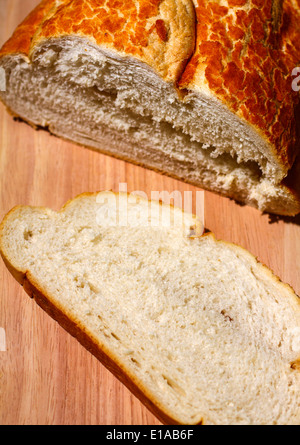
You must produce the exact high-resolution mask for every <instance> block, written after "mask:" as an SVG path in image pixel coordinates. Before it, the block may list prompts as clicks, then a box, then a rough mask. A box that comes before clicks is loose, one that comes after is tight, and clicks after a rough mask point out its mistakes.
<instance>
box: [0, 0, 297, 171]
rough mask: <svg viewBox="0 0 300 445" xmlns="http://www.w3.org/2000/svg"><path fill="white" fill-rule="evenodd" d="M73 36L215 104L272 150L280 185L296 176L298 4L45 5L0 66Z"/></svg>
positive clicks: (47, 1)
mask: <svg viewBox="0 0 300 445" xmlns="http://www.w3.org/2000/svg"><path fill="white" fill-rule="evenodd" d="M194 9H195V11H196V14H195V13H194ZM68 35H78V36H81V37H85V38H87V39H89V40H91V41H92V42H93V43H95V44H97V45H99V46H101V47H104V48H107V49H109V50H112V51H116V52H117V53H118V54H120V55H122V56H125V57H126V56H133V57H135V58H137V59H139V60H141V61H143V62H145V63H147V64H148V65H150V66H151V67H152V68H153V69H154V70H155V71H156V72H157V73H158V74H160V75H161V76H162V77H163V78H164V79H165V80H166V81H171V82H175V83H177V84H178V86H179V88H180V89H183V90H185V89H187V90H190V91H197V92H202V93H205V94H208V95H211V96H213V97H215V98H217V99H218V100H220V101H221V102H222V103H223V104H225V105H226V106H227V107H228V108H229V109H230V110H231V111H233V112H234V113H235V114H237V115H238V116H239V117H240V118H241V119H242V120H244V121H246V122H247V123H248V124H249V125H250V126H252V127H254V128H255V129H256V131H257V132H258V134H259V135H260V136H261V137H262V138H263V139H264V140H265V141H266V142H267V143H268V145H269V148H270V151H271V152H272V153H273V156H274V159H275V160H276V161H277V163H278V166H280V167H281V169H282V177H284V176H286V175H287V173H288V171H289V169H290V168H291V167H292V165H293V163H294V161H295V158H296V156H297V154H298V153H299V151H300V141H299V138H297V128H296V126H297V125H299V122H300V116H299V113H298V115H297V116H296V107H297V104H298V103H299V94H298V92H294V91H293V90H292V88H291V84H292V80H293V78H292V75H291V73H292V70H293V68H294V67H295V66H296V65H297V64H298V63H299V60H300V56H299V53H300V43H299V41H300V38H299V36H300V7H299V0H284V1H282V0H226V1H225V2H222V6H221V5H220V4H219V3H218V2H215V1H212V0H208V1H207V0H193V2H192V0H152V1H151V2H149V1H148V0H139V1H138V2H133V1H132V0H125V1H123V2H122V4H120V2H118V1H110V2H109V4H107V2H106V0H101V1H95V0H88V1H84V2H83V1H78V0H56V1H55V0H43V1H42V2H41V3H40V4H39V5H38V6H37V7H36V8H35V9H34V10H33V11H32V13H31V14H30V15H29V16H28V17H27V18H26V19H25V20H24V22H23V23H22V24H21V25H20V26H19V27H18V28H17V29H16V31H15V32H14V34H13V36H12V37H11V38H10V39H9V40H8V42H6V43H5V44H4V46H3V48H2V49H1V51H0V57H2V56H4V55H8V54H17V53H22V54H23V55H24V56H25V57H27V58H31V56H32V54H33V53H34V51H35V50H36V49H37V47H38V46H39V45H40V44H42V43H43V42H44V41H46V40H49V39H54V38H59V37H63V36H68ZM195 41H196V46H195ZM194 46H195V47H194ZM297 122H298V123H297Z"/></svg>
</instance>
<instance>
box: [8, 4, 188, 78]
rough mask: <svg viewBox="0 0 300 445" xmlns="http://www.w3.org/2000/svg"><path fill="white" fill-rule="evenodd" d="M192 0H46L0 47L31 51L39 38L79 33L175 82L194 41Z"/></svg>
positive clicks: (41, 40) (17, 51) (10, 50)
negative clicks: (142, 63)
mask: <svg viewBox="0 0 300 445" xmlns="http://www.w3.org/2000/svg"><path fill="white" fill-rule="evenodd" d="M194 20H195V17H194V10H193V4H192V1H191V0H151V1H149V0H136V1H133V0H123V1H122V2H120V1H119V0H109V2H108V1H107V0H97V1H94V0H85V1H83V0H79V1H78V0H56V1H55V0H49V1H47V0H44V1H42V2H41V4H40V5H39V6H37V8H36V9H35V10H34V11H32V13H31V14H30V15H29V16H28V17H27V18H26V19H25V21H24V22H23V23H22V24H21V25H20V26H19V27H18V28H17V29H16V31H15V33H14V34H13V36H12V37H11V38H10V39H9V41H8V42H7V43H6V44H5V45H4V47H3V48H2V49H1V51H0V57H1V56H3V55H8V54H14V53H22V54H24V55H25V56H27V57H30V56H31V54H32V53H33V52H34V50H35V49H36V48H37V47H38V45H39V44H41V43H42V42H43V41H45V40H48V39H53V38H59V37H64V36H69V35H77V36H80V37H84V38H87V39H89V40H90V41H92V42H93V43H95V44H97V45H101V47H103V48H106V49H109V50H113V51H116V52H117V53H118V54H121V55H123V56H132V57H135V58H137V59H139V60H141V61H142V62H145V63H147V64H148V65H150V66H151V67H152V68H153V69H154V70H155V71H157V72H158V73H159V74H160V75H161V76H162V77H163V78H164V79H165V80H166V81H171V82H176V81H177V80H178V78H179V76H180V75H181V73H182V71H183V70H184V67H185V65H186V63H187V60H188V59H189V57H190V56H191V55H192V52H193V49H194V44H195V27H194Z"/></svg>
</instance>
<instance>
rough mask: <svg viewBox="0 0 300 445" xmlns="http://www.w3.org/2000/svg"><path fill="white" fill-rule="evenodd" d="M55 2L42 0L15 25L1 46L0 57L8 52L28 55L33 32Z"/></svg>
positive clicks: (53, 0)
mask: <svg viewBox="0 0 300 445" xmlns="http://www.w3.org/2000/svg"><path fill="white" fill-rule="evenodd" d="M55 4H56V1H55V0H42V1H41V3H39V5H38V6H37V7H36V8H35V9H34V10H33V11H32V12H31V13H30V14H29V15H28V16H27V17H26V18H25V20H24V21H23V22H22V23H21V24H20V25H19V26H18V27H17V29H16V30H15V32H14V33H13V35H12V36H11V37H10V39H9V40H8V41H7V42H6V43H5V44H4V45H3V46H2V48H1V51H0V57H2V56H6V55H8V54H23V55H24V56H26V57H28V55H29V50H30V46H31V41H32V38H33V36H34V34H35V32H36V31H37V29H38V27H39V26H40V24H41V22H42V21H43V20H44V19H45V17H46V16H47V14H48V13H49V11H51V10H52V9H53V7H54V6H55Z"/></svg>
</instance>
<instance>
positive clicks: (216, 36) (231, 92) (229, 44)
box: [180, 0, 300, 171]
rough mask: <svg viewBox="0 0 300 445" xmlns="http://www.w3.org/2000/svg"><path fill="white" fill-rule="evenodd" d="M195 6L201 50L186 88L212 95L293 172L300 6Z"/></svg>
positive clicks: (270, 0)
mask: <svg viewBox="0 0 300 445" xmlns="http://www.w3.org/2000/svg"><path fill="white" fill-rule="evenodd" d="M297 2H298V6H297ZM194 3H195V4H196V12H197V22H198V25H197V44H196V50H195V52H194V55H193V57H192V59H191V61H190V62H189V64H188V66H187V68H186V70H185V72H184V74H183V76H182V78H181V80H180V86H181V87H182V88H188V89H196V90H199V91H200V90H206V91H207V92H208V94H213V95H214V96H216V97H217V98H218V99H220V100H221V101H222V102H224V103H225V104H226V105H227V106H228V107H229V108H230V109H231V110H232V111H234V112H235V113H237V114H238V115H239V116H240V117H241V118H243V119H245V120H246V121H247V122H249V123H251V124H252V125H254V126H255V127H256V128H257V129H258V131H259V133H260V134H261V135H262V136H263V137H264V138H265V139H266V140H267V141H268V142H269V143H270V144H271V145H272V146H273V149H274V154H275V155H276V156H277V157H278V159H279V160H280V162H281V163H282V167H283V168H285V169H286V171H288V170H289V169H290V167H291V165H292V164H293V162H294V159H295V156H296V154H297V153H298V152H299V148H300V145H299V140H297V138H296V121H297V119H298V122H299V119H300V115H299V112H298V116H296V118H295V115H296V105H297V103H298V102H299V94H298V93H297V92H294V91H293V90H292V79H293V78H292V76H291V73H292V70H293V68H294V67H295V66H296V65H297V64H298V62H299V60H300V43H299V42H300V7H299V5H300V4H299V0H284V1H281V0H225V1H217V2H216V1H210V0H194Z"/></svg>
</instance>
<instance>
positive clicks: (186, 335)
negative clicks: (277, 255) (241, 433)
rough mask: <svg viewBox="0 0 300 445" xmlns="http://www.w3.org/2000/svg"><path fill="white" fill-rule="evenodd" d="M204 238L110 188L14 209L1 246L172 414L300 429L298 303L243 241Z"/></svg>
mask: <svg viewBox="0 0 300 445" xmlns="http://www.w3.org/2000/svg"><path fill="white" fill-rule="evenodd" d="M201 233H202V227H201V224H200V225H199V224H198V222H197V220H196V218H195V217H193V216H191V215H187V214H185V213H183V212H182V211H181V210H179V209H176V208H173V207H171V206H167V205H164V204H160V203H158V202H150V201H147V200H145V199H142V198H140V197H131V196H128V195H126V194H112V193H111V192H104V193H99V194H83V195H80V196H78V197H77V198H75V199H74V200H72V201H70V202H68V203H67V204H66V205H65V206H64V207H63V209H62V210H61V211H59V212H54V211H52V210H50V209H47V208H35V207H27V206H24V207H23V206H19V207H16V208H14V209H13V210H11V211H10V212H9V213H8V215H7V216H6V217H5V218H4V220H3V222H2V224H1V228H0V250H1V254H2V257H3V259H4V261H5V263H6V265H7V267H8V268H9V270H10V271H11V273H12V274H13V276H14V277H15V278H16V279H17V280H18V281H19V282H20V283H21V284H22V285H23V286H24V289H25V290H26V291H27V293H29V295H30V296H32V297H33V298H34V299H35V300H36V302H37V303H38V304H39V305H40V306H41V307H42V308H43V309H44V310H46V311H47V312H48V313H49V314H50V315H51V316H52V317H53V318H54V319H55V320H57V321H58V323H60V324H61V325H62V326H63V327H64V328H65V329H66V330H67V331H68V332H69V333H70V334H72V335H73V336H75V337H76V338H77V339H78V340H79V341H80V342H81V343H82V344H83V345H84V346H85V347H86V348H87V349H88V350H89V351H90V352H91V353H92V354H94V355H95V356H96V357H97V358H98V359H100V360H101V361H102V363H103V364H104V365H105V366H106V367H108V369H110V370H111V371H112V372H113V373H114V374H115V376H116V377H117V378H119V379H120V380H121V381H122V382H123V383H124V384H125V385H127V387H128V388H130V390H131V391H132V392H133V393H134V394H135V395H136V396H137V397H139V399H140V400H142V402H143V403H144V404H145V405H146V406H147V407H148V408H149V409H150V410H151V411H152V412H153V413H154V414H155V415H156V416H157V417H158V418H159V419H160V420H161V421H162V422H164V423H167V424H171V423H180V424H199V423H203V424H259V425H263V424H299V422H300V391H299V390H300V372H299V367H300V366H299V364H300V361H299V358H300V300H299V298H298V297H297V296H296V294H295V293H294V291H293V290H292V289H291V288H290V287H289V286H288V285H286V284H283V283H282V282H281V281H280V280H279V279H278V278H277V277H276V276H274V275H273V273H272V272H271V271H270V270H269V269H268V268H267V267H266V266H264V265H262V264H261V263H259V262H258V261H257V260H256V259H255V258H254V257H253V256H252V255H251V254H250V253H248V252H247V251H245V250H244V249H242V248H241V247H238V246H236V245H233V244H230V243H227V242H223V241H218V240H216V239H215V237H214V236H213V235H212V234H205V235H201ZM200 235H201V236H200Z"/></svg>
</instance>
